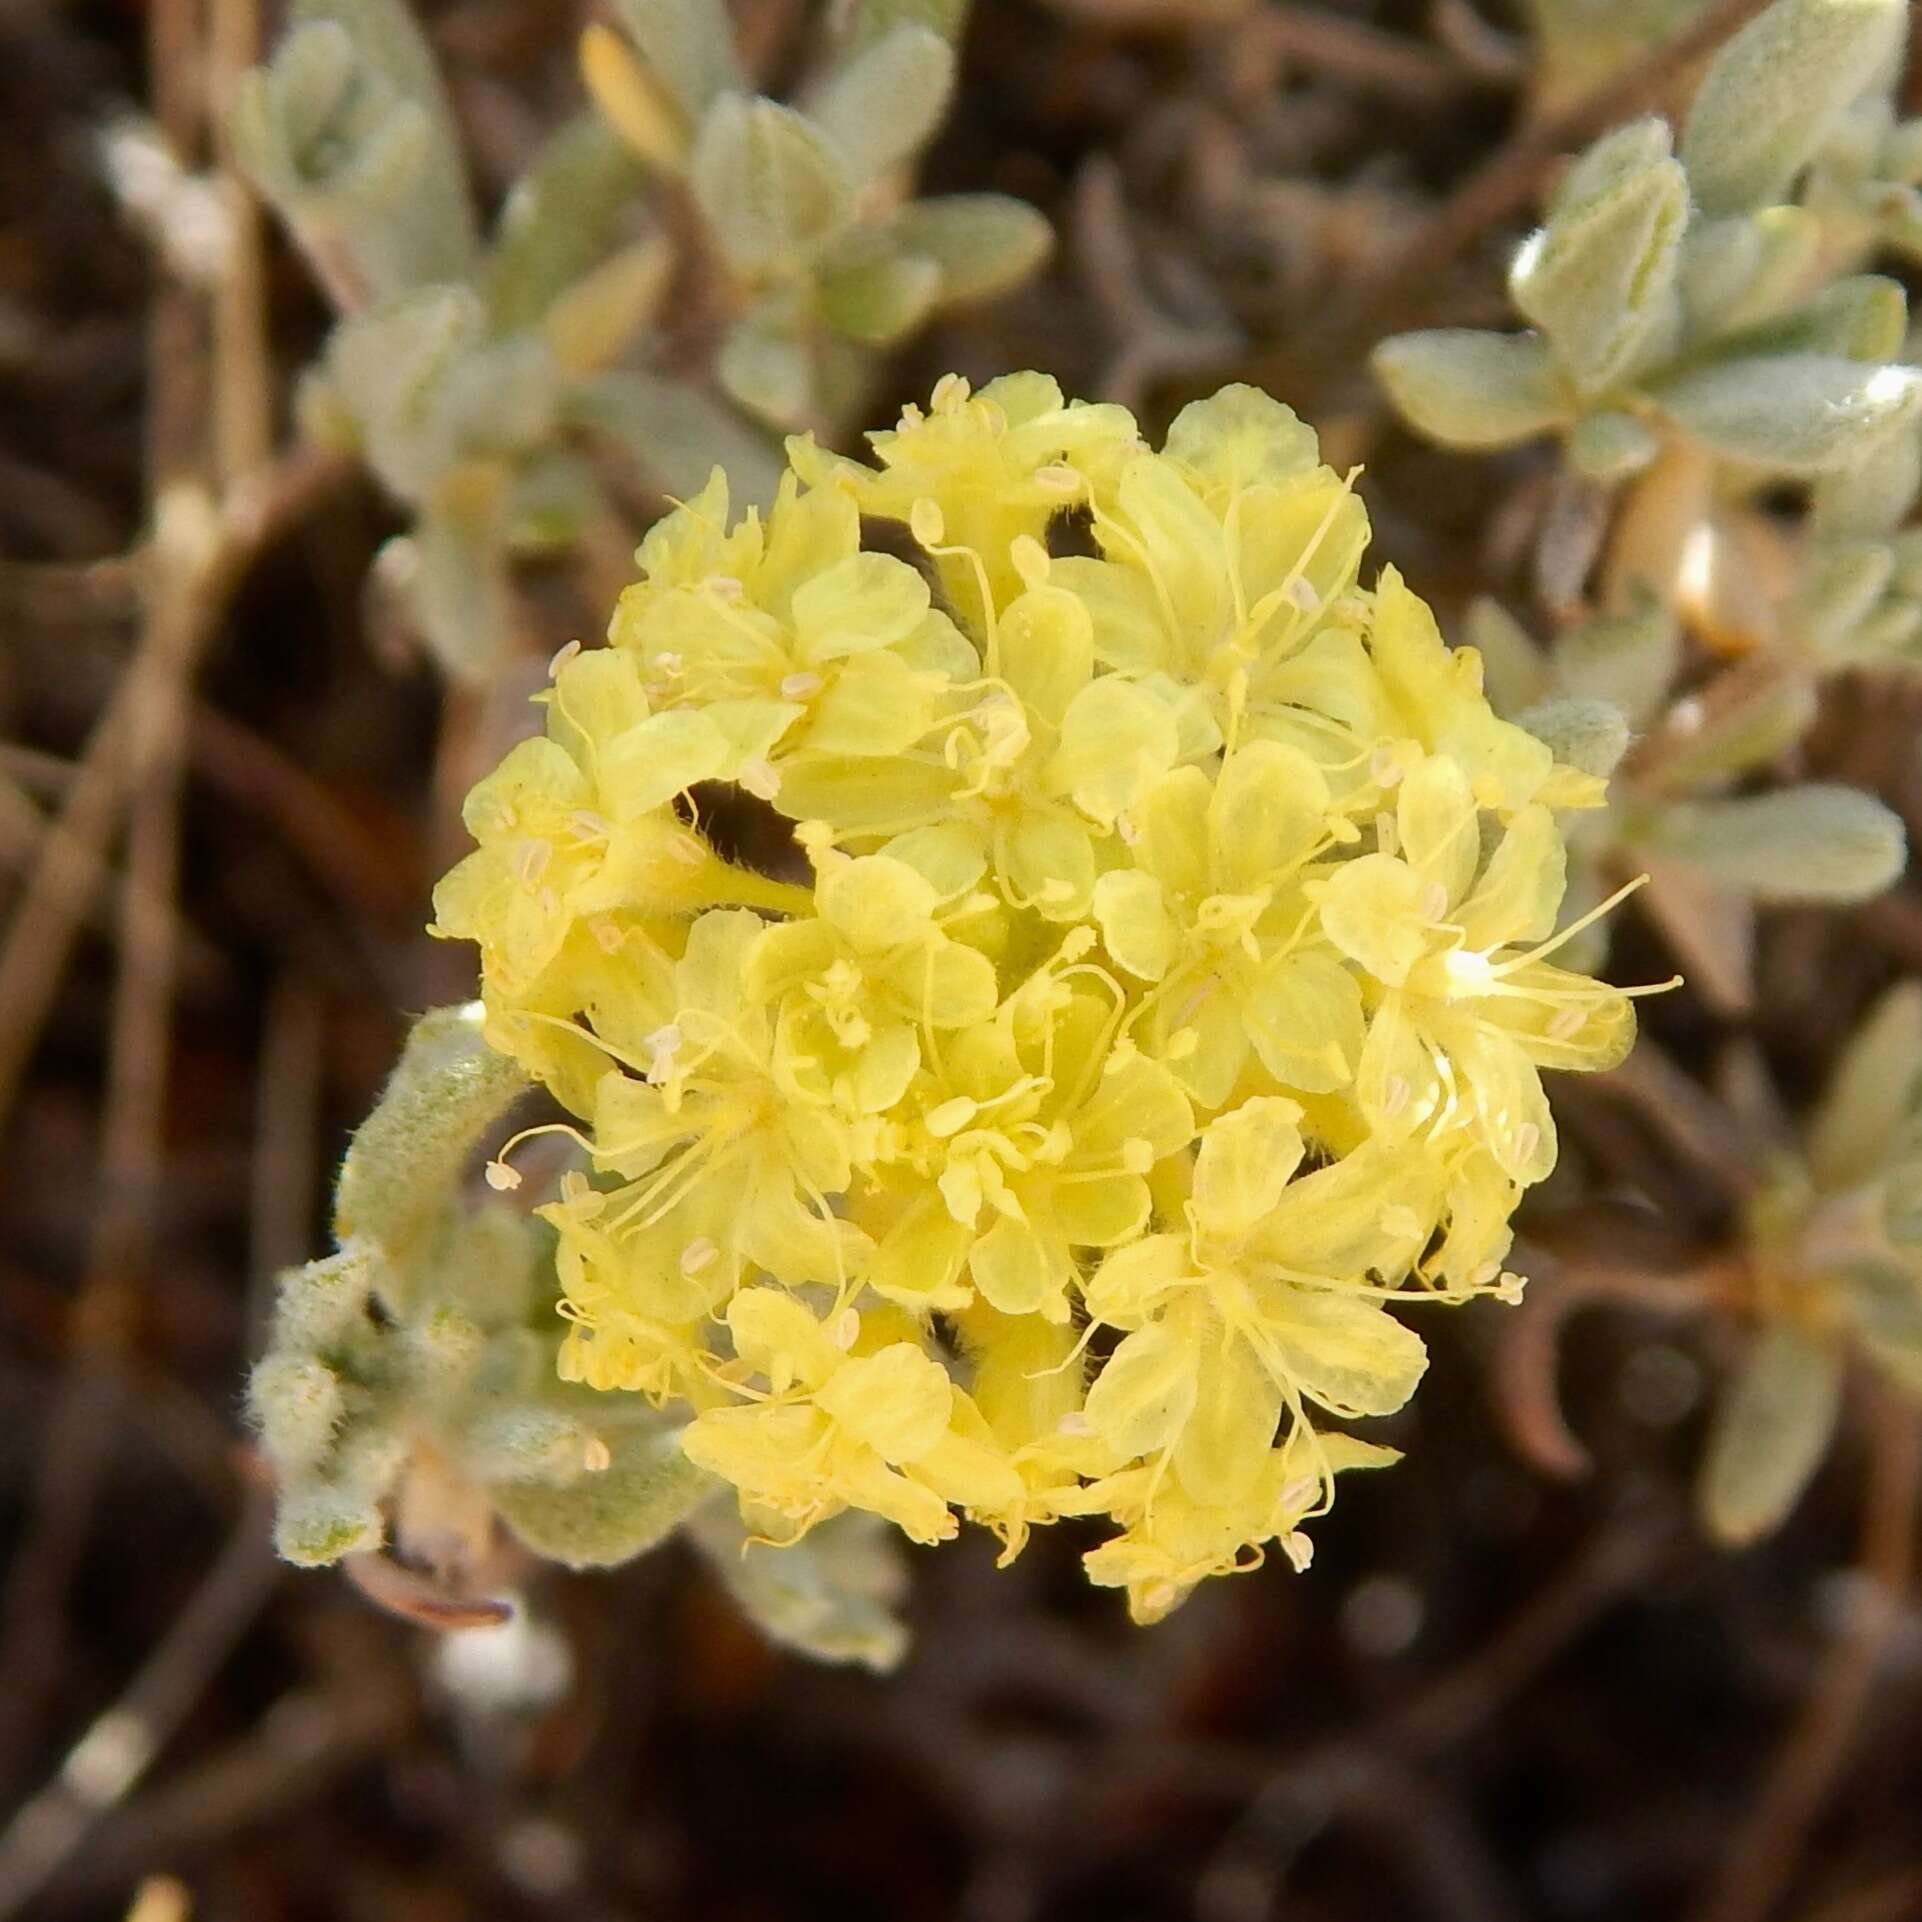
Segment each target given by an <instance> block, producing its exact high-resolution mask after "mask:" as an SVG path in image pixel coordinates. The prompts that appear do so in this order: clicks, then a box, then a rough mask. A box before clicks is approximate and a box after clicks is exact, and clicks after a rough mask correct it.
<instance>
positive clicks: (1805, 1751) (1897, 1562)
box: [1695, 1384, 1922, 1922]
mask: <svg viewBox="0 0 1922 1922" xmlns="http://www.w3.org/2000/svg"><path fill="white" fill-rule="evenodd" d="M1871 1417H1872V1420H1873V1425H1874V1426H1873V1439H1872V1447H1871V1453H1870V1456H1869V1477H1868V1487H1867V1490H1866V1492H1865V1494H1864V1497H1863V1507H1862V1536H1861V1550H1860V1553H1859V1556H1858V1558H1857V1566H1858V1568H1859V1570H1860V1572H1861V1574H1862V1576H1863V1578H1864V1579H1863V1581H1862V1584H1861V1590H1860V1593H1859V1595H1858V1596H1857V1597H1856V1598H1855V1605H1854V1606H1853V1607H1852V1609H1851V1610H1850V1612H1849V1615H1848V1618H1847V1619H1846V1620H1845V1621H1844V1622H1843V1624H1842V1626H1841V1627H1840V1628H1839V1629H1838V1630H1837V1632H1836V1636H1835V1639H1834V1641H1833V1642H1832V1643H1831V1644H1830V1645H1829V1649H1828V1652H1827V1653H1826V1655H1824V1657H1823V1659H1822V1663H1821V1665H1820V1667H1819V1668H1818V1669H1817V1670H1816V1675H1815V1681H1814V1683H1813V1685H1812V1686H1811V1687H1810V1689H1809V1692H1808V1696H1807V1699H1806V1700H1805V1701H1804V1702H1803V1704H1802V1709H1801V1712H1800V1714H1798V1715H1797V1717H1796V1719H1795V1723H1794V1725H1793V1727H1792V1728H1791V1729H1790V1730H1789V1732H1788V1735H1787V1737H1786V1738H1785V1739H1784V1740H1783V1742H1782V1745H1781V1747H1780V1748H1779V1749H1778V1750H1777V1752H1776V1755H1775V1759H1774V1761H1773V1762H1772V1763H1771V1764H1770V1765H1769V1772H1768V1776H1767V1779H1766V1780H1765V1781H1764V1783H1763V1786H1762V1792H1761V1794H1760V1795H1759V1796H1758V1797H1757V1798H1756V1800H1755V1801H1754V1803H1753V1804H1752V1806H1751V1808H1750V1810H1749V1815H1748V1819H1747V1820H1746V1821H1745V1822H1744V1823H1743V1824H1742V1826H1741V1828H1740V1830H1739V1831H1738V1833H1737V1834H1736V1837H1735V1841H1734V1843H1733V1845H1732V1846H1731V1847H1730V1849H1729V1851H1728V1854H1727V1856H1726V1858H1725V1860H1724V1862H1723V1865H1722V1870H1721V1873H1720V1874H1719V1876H1717V1878H1716V1880H1715V1883H1714V1885H1713V1886H1712V1887H1711V1888H1710V1890H1709V1892H1708V1895H1707V1896H1706V1898H1705V1899H1704V1900H1703V1902H1702V1905H1701V1906H1700V1908H1698V1909H1697V1910H1696V1911H1695V1922H1763V1919H1764V1918H1765V1917H1766V1916H1768V1915H1769V1914H1770V1913H1771V1912H1772V1911H1773V1910H1774V1908H1775V1906H1776V1903H1777V1902H1778V1900H1779V1899H1780V1897H1781V1894H1782V1892H1783V1890H1784V1889H1785V1888H1786V1887H1787V1886H1788V1884H1789V1881H1790V1880H1791V1878H1792V1877H1793V1876H1794V1873H1795V1868H1796V1864H1797V1863H1798V1862H1799V1861H1800V1860H1801V1858H1802V1851H1803V1848H1804V1845H1805V1844H1806V1843H1807V1841H1808V1837H1809V1833H1810V1831H1811V1830H1812V1829H1813V1828H1814V1826H1815V1823H1816V1821H1817V1820H1818V1819H1819V1817H1820V1816H1821V1814H1822V1811H1823V1809H1824V1808H1825V1807H1826V1806H1827V1804H1828V1802H1829V1799H1830V1797H1831V1796H1832V1795H1833V1794H1834V1793H1835V1791H1836V1789H1837V1788H1838V1787H1839V1786H1840V1784H1841V1781H1842V1777H1843V1772H1844V1770H1845V1768H1846V1766H1847V1763H1848V1759H1849V1752H1850V1750H1851V1749H1852V1748H1853V1747H1854V1746H1855V1741H1856V1738H1857V1736H1858V1735H1859V1734H1860V1733H1861V1729H1862V1724H1863V1720H1864V1718H1865V1715H1866V1712H1867V1710H1868V1706H1869V1701H1870V1695H1871V1692H1872V1690H1873V1689H1874V1687H1875V1682H1876V1678H1877V1676H1878V1675H1879V1674H1880V1673H1881V1670H1882V1665H1883V1662H1884V1659H1885V1658H1886V1656H1887V1655H1888V1653H1889V1648H1890V1645H1891V1643H1892V1642H1893V1641H1894V1639H1895V1635H1896V1631H1897V1630H1898V1629H1899V1628H1900V1626H1901V1621H1902V1612H1903V1605H1904V1602H1905V1601H1906V1599H1907V1597H1908V1594H1909V1591H1910V1587H1911V1584H1912V1582H1913V1579H1914V1573H1915V1518H1916V1497H1917V1494H1918V1491H1922V1417H1918V1415H1917V1413H1916V1411H1915V1410H1914V1409H1913V1408H1910V1407H1908V1406H1906V1405H1904V1404H1902V1403H1900V1402H1898V1401H1896V1400H1895V1398H1894V1397H1893V1396H1891V1395H1890V1394H1888V1393H1887V1391H1885V1390H1883V1389H1881V1388H1880V1386H1879V1384H1878V1385H1877V1388H1876V1390H1875V1393H1874V1395H1873V1397H1872V1402H1871Z"/></svg>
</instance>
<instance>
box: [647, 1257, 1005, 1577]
mask: <svg viewBox="0 0 1922 1922" xmlns="http://www.w3.org/2000/svg"><path fill="white" fill-rule="evenodd" d="M858 1320H859V1318H858V1317H857V1321H858ZM727 1325H728V1330H729V1333H730V1334H731V1336H732V1338H733V1345H734V1352H735V1355H736V1356H737V1357H738V1363H737V1366H738V1367H739V1368H740V1369H741V1370H742V1371H743V1372H744V1375H745V1376H746V1377H747V1378H749V1379H755V1378H758V1379H760V1380H764V1381H765V1382H766V1383H767V1388H766V1390H765V1392H764V1393H759V1394H757V1396H756V1398H755V1399H753V1400H751V1401H749V1402H747V1403H746V1404H745V1405H738V1406H734V1407H728V1408H716V1409H711V1410H709V1411H708V1412H706V1413H705V1414H702V1415H700V1416H697V1417H696V1419H695V1420H694V1422H693V1424H692V1425H691V1426H690V1427H689V1429H688V1431H687V1436H686V1443H685V1446H686V1448H687V1452H688V1455H689V1457H690V1459H692V1460H693V1461H695V1462H697V1463H699V1464H700V1466H701V1467H703V1468H707V1469H711V1470H712V1471H713V1472H714V1473H715V1474H717V1475H721V1476H724V1477H726V1479H727V1480H729V1481H731V1482H732V1483H733V1484H734V1485H735V1487H737V1488H738V1489H739V1490H740V1491H741V1495H742V1500H743V1503H744V1504H745V1505H746V1506H747V1507H748V1508H749V1509H750V1510H751V1512H752V1514H753V1517H754V1518H755V1519H757V1520H759V1521H761V1522H762V1523H763V1525H764V1526H765V1527H766V1528H767V1529H768V1532H769V1534H770V1538H771V1539H774V1540H783V1541H794V1540H798V1539H799V1538H800V1537H801V1536H802V1535H804V1534H806V1532H807V1531H808V1530H809V1529H810V1528H812V1527H813V1526H814V1525H815V1523H816V1522H821V1521H825V1520H827V1519H828V1517H829V1516H831V1515H836V1514H839V1513H840V1512H841V1510H842V1509H844V1508H849V1507H854V1508H865V1509H868V1510H869V1511H870V1512H872V1513H874V1514H877V1515H884V1516H886V1517H887V1519H888V1520H889V1521H891V1522H893V1523H895V1524H896V1526H898V1527H899V1528H900V1529H901V1531H902V1533H903V1534H905V1535H907V1536H908V1537H909V1539H910V1540H913V1541H917V1542H938V1541H945V1540H946V1539H947V1538H948V1537H950V1536H951V1535H953V1534H954V1532H955V1519H954V1515H953V1513H952V1510H951V1509H950V1506H949V1504H950V1503H954V1504H957V1505H959V1506H961V1507H964V1508H976V1507H979V1508H983V1509H987V1510H993V1509H995V1508H996V1507H998V1506H1000V1505H1001V1504H1002V1503H1004V1502H1006V1501H1007V1500H1009V1499H1011V1498H1012V1496H1013V1495H1014V1493H1015V1487H1014V1481H1015V1478H1014V1475H1013V1471H1012V1470H1010V1469H1009V1468H1008V1467H1007V1465H1006V1464H1005V1463H1004V1462H1003V1461H1002V1460H1001V1459H1000V1457H999V1456H998V1455H997V1454H996V1453H995V1451H994V1450H993V1449H992V1448H990V1447H987V1446H985V1445H984V1444H983V1443H982V1442H981V1441H979V1440H978V1439H976V1438H975V1436H974V1435H972V1434H970V1433H969V1432H968V1423H967V1416H968V1414H969V1412H970V1411H971V1404H970V1403H969V1401H968V1397H967V1396H966V1395H965V1394H964V1393H963V1392H962V1391H961V1390H960V1389H959V1388H957V1387H955V1385H954V1383H953V1382H952V1381H950V1380H949V1378H948V1375H947V1371H946V1370H945V1369H943V1368H942V1367H941V1365H940V1363H939V1362H937V1361H935V1360H934V1359H933V1357H932V1356H930V1355H928V1354H926V1353H925V1352H924V1351H923V1350H922V1348H921V1346H920V1344H919V1343H918V1342H916V1341H915V1340H913V1339H912V1337H911V1335H909V1334H907V1333H905V1332H899V1333H897V1331H896V1325H895V1324H894V1323H892V1322H891V1321H889V1320H888V1318H886V1317H885V1316H881V1317H876V1318H875V1321H874V1322H873V1323H871V1324H867V1325H861V1326H857V1327H856V1328H854V1329H853V1330H851V1331H848V1339H847V1340H846V1341H845V1342H842V1341H840V1340H838V1339H837V1336H838V1335H839V1334H840V1333H841V1332H842V1331H841V1330H838V1329H835V1328H830V1327H823V1326H822V1324H821V1323H820V1322H819V1321H818V1320H817V1319H816V1318H815V1317H814V1315H813V1314H811V1313H810V1312H809V1310H808V1309H807V1308H806V1307H805V1306H804V1305H803V1304H802V1303H800V1302H799V1301H796V1300H795V1299H794V1298H793V1297H792V1296H790V1295H785V1294H782V1293H780V1292H779V1291H778V1290H776V1289H772V1288H749V1289H745V1290H743V1291H742V1292H741V1293H740V1294H738V1295H736V1296H735V1297H734V1300H733V1301H732V1303H731V1304H730V1305H729V1307H728V1311H727Z"/></svg>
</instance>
